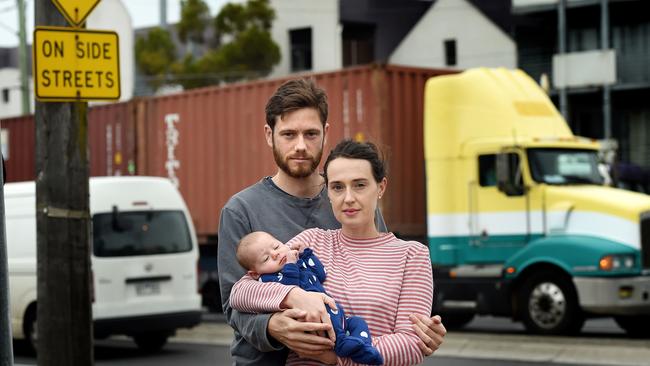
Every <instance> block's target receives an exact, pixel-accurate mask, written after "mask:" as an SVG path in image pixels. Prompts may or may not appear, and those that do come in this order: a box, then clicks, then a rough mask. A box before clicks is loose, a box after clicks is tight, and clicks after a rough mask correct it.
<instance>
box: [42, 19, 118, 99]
mask: <svg viewBox="0 0 650 366" xmlns="http://www.w3.org/2000/svg"><path fill="white" fill-rule="evenodd" d="M33 53H34V55H33V57H34V84H35V87H34V90H35V91H36V99H38V100H41V101H73V100H107V99H108V100H114V99H119V98H120V53H119V46H118V37H117V33H115V32H110V31H97V30H81V29H74V28H61V27H36V30H34V44H33Z"/></svg>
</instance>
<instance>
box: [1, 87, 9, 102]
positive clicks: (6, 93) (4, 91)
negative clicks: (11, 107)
mask: <svg viewBox="0 0 650 366" xmlns="http://www.w3.org/2000/svg"><path fill="white" fill-rule="evenodd" d="M2 102H3V103H4V104H7V103H9V89H2Z"/></svg>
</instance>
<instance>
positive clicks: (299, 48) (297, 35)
mask: <svg viewBox="0 0 650 366" xmlns="http://www.w3.org/2000/svg"><path fill="white" fill-rule="evenodd" d="M289 41H290V42H291V71H292V72H296V71H304V70H311V69H312V62H311V59H312V58H311V28H301V29H293V30H290V31H289Z"/></svg>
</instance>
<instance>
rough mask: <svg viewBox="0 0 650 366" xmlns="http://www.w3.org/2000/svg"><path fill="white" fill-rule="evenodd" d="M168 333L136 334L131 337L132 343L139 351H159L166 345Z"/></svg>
mask: <svg viewBox="0 0 650 366" xmlns="http://www.w3.org/2000/svg"><path fill="white" fill-rule="evenodd" d="M167 338H169V333H157V332H150V333H138V334H134V335H133V341H134V342H135V344H136V345H137V346H138V348H140V349H141V350H143V351H145V352H155V351H159V350H160V349H161V348H163V347H164V346H165V344H167Z"/></svg>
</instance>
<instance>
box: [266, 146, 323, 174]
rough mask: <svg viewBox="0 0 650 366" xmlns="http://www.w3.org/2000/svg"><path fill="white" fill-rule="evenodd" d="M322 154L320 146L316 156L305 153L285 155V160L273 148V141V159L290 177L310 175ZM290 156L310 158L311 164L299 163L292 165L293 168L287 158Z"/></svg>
mask: <svg viewBox="0 0 650 366" xmlns="http://www.w3.org/2000/svg"><path fill="white" fill-rule="evenodd" d="M322 156H323V149H322V146H321V149H320V151H319V152H318V154H316V156H314V157H312V156H309V155H307V154H305V155H295V154H294V155H291V156H289V157H287V160H285V159H284V157H283V156H282V155H280V152H279V151H278V150H277V149H276V148H275V141H273V159H275V164H277V165H278V167H279V168H280V169H281V170H282V171H283V172H285V173H286V174H287V175H288V176H290V177H291V178H298V179H300V178H307V177H308V176H310V175H311V174H312V173H314V171H316V169H317V168H318V164H319V163H320V159H321V157H322ZM292 157H300V158H307V159H310V160H311V164H309V165H305V164H299V165H298V166H296V167H294V168H293V169H292V168H291V167H290V166H289V163H288V160H289V159H290V158H292Z"/></svg>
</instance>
